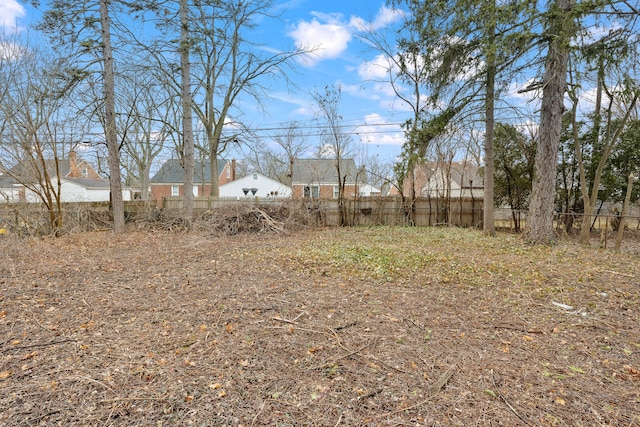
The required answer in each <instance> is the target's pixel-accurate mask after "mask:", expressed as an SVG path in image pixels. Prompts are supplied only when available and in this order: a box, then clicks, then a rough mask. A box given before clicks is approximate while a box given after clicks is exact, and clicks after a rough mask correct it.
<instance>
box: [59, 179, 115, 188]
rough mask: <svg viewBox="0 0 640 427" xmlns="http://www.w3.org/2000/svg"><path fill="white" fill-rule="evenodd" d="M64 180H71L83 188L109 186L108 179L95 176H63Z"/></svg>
mask: <svg viewBox="0 0 640 427" xmlns="http://www.w3.org/2000/svg"><path fill="white" fill-rule="evenodd" d="M64 179H65V180H66V181H69V182H72V183H74V184H76V185H78V186H80V187H84V188H111V183H110V182H109V180H108V179H97V178H64Z"/></svg>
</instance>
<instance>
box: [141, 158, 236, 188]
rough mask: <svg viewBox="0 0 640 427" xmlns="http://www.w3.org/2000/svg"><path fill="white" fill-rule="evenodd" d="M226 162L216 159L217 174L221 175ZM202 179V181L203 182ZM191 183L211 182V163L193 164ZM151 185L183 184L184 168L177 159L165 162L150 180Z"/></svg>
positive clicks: (198, 162) (197, 162)
mask: <svg viewBox="0 0 640 427" xmlns="http://www.w3.org/2000/svg"><path fill="white" fill-rule="evenodd" d="M226 164H227V161H226V160H222V159H218V173H222V171H223V170H224V167H225V165H226ZM203 178H204V180H203ZM193 182H194V183H196V184H201V183H207V182H211V162H208V161H207V162H200V161H196V162H195V163H194V171H193ZM151 183H152V184H182V183H184V168H183V167H182V162H181V161H180V160H178V159H169V160H167V161H166V162H165V163H164V164H163V165H162V167H161V168H160V170H159V171H158V172H156V174H155V175H154V176H153V178H151Z"/></svg>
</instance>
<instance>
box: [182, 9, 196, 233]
mask: <svg viewBox="0 0 640 427" xmlns="http://www.w3.org/2000/svg"><path fill="white" fill-rule="evenodd" d="M188 7H189V5H188V0H180V66H181V68H182V73H181V76H180V78H181V83H182V155H183V167H184V194H183V197H184V217H185V219H186V220H187V221H191V220H192V219H193V175H194V148H193V100H192V98H191V60H190V59H189V46H190V40H189V14H188Z"/></svg>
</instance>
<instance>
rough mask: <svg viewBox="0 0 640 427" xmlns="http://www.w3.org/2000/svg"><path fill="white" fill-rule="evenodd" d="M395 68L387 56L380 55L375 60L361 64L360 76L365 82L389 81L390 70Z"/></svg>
mask: <svg viewBox="0 0 640 427" xmlns="http://www.w3.org/2000/svg"><path fill="white" fill-rule="evenodd" d="M395 68H396V67H395V66H394V65H393V64H392V61H390V60H389V58H388V57H387V56H386V55H383V54H380V55H378V56H376V57H375V58H373V60H371V61H365V62H363V63H362V64H360V66H358V75H359V76H360V77H362V79H363V80H389V70H390V69H395Z"/></svg>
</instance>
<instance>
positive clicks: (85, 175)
mask: <svg viewBox="0 0 640 427" xmlns="http://www.w3.org/2000/svg"><path fill="white" fill-rule="evenodd" d="M82 176H83V177H85V178H86V177H87V176H89V170H88V169H87V168H82Z"/></svg>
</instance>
